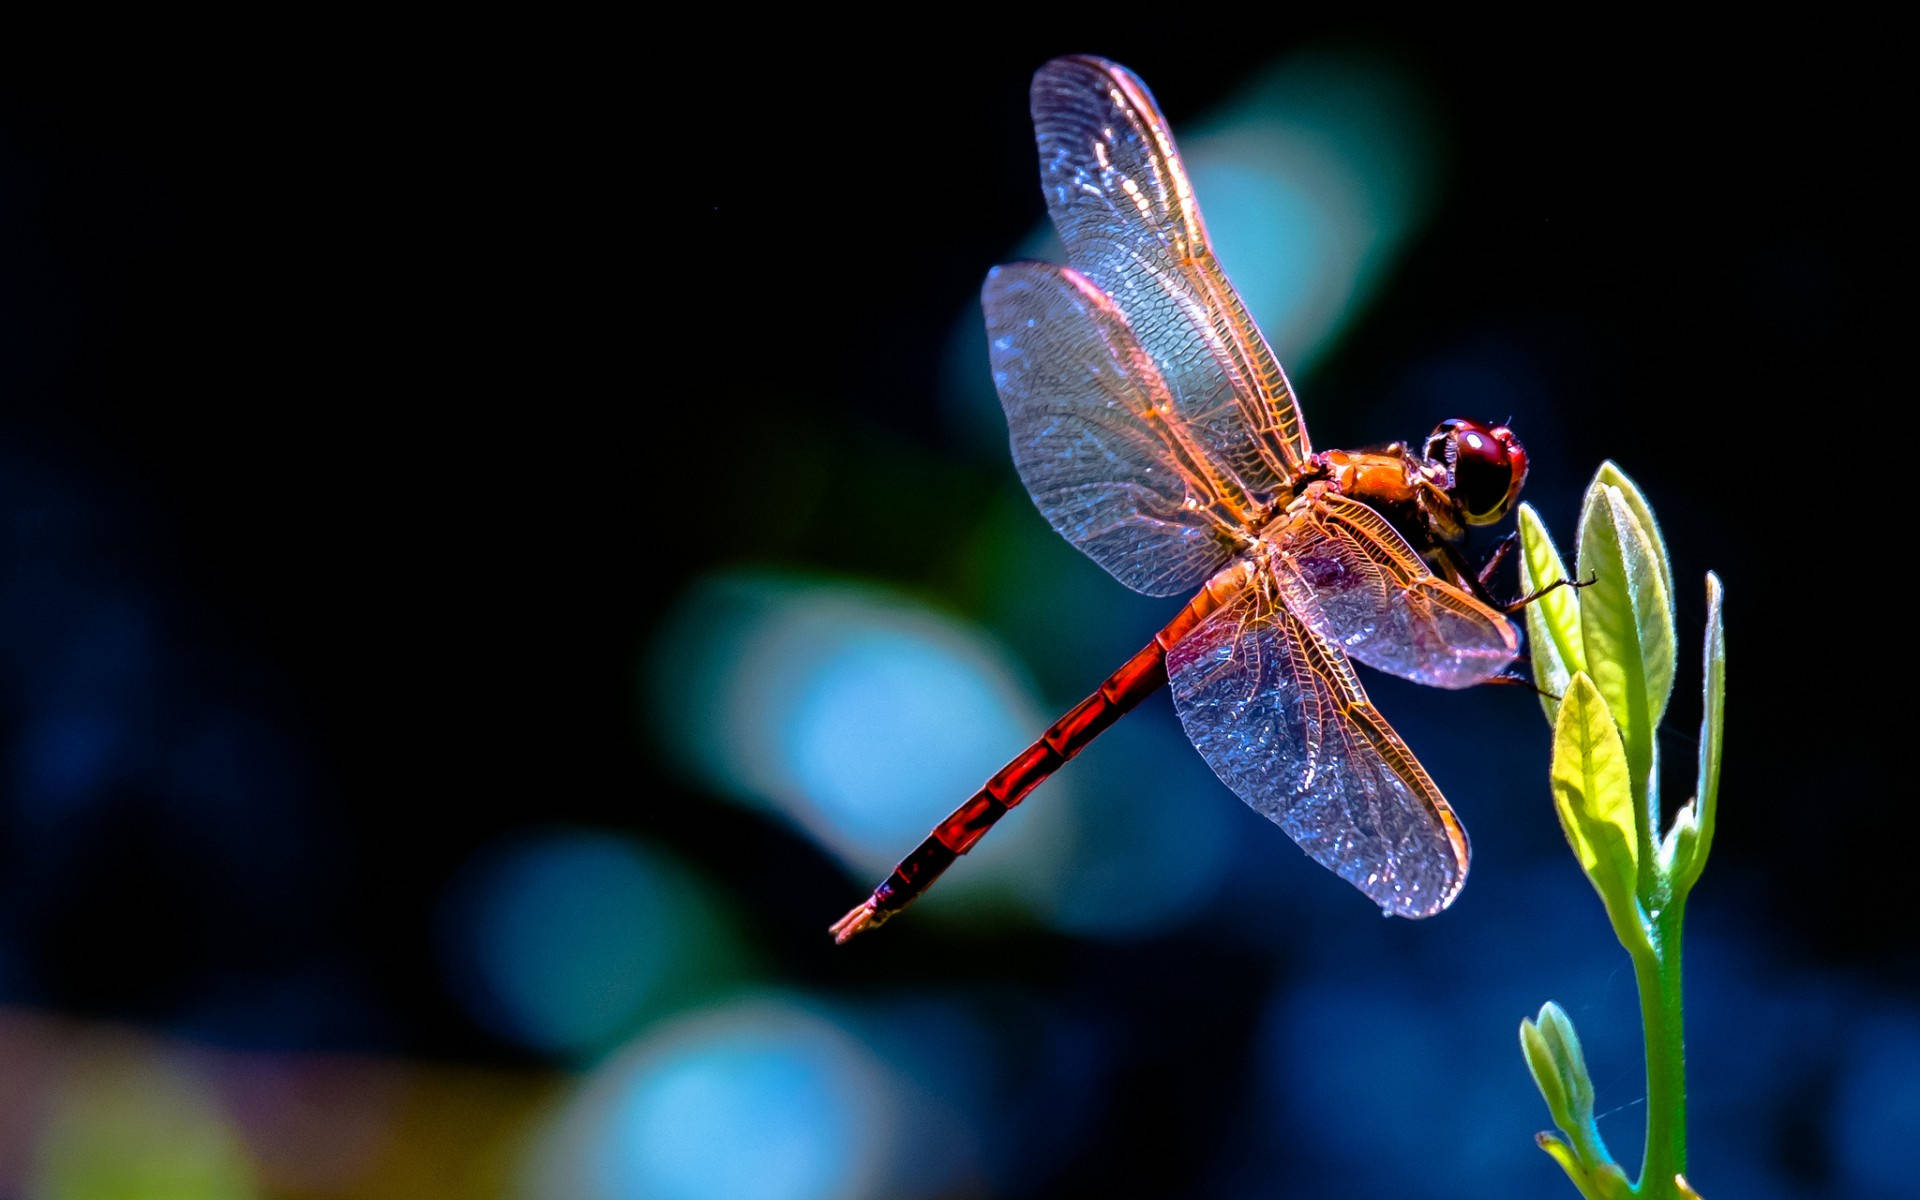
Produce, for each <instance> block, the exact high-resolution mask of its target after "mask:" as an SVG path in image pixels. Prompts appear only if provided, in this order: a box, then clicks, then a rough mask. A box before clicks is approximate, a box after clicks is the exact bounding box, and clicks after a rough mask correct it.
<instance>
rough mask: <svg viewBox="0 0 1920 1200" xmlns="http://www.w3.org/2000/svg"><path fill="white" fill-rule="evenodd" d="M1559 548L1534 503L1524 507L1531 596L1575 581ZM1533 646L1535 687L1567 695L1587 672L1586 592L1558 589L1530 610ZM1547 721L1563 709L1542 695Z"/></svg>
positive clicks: (1524, 569)
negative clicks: (1583, 620)
mask: <svg viewBox="0 0 1920 1200" xmlns="http://www.w3.org/2000/svg"><path fill="white" fill-rule="evenodd" d="M1569 578H1571V576H1569V575H1568V574H1567V568H1566V564H1565V563H1563V562H1562V561H1561V559H1560V550H1559V547H1557V546H1555V545H1554V544H1553V537H1552V535H1551V534H1549V533H1548V532H1547V527H1546V524H1545V523H1544V522H1543V521H1541V520H1540V514H1539V513H1538V512H1535V511H1534V508H1533V506H1532V505H1531V504H1522V505H1521V506H1520V591H1521V593H1522V594H1523V595H1530V594H1532V593H1533V592H1536V591H1539V590H1540V589H1541V588H1543V587H1545V586H1546V585H1548V584H1550V583H1553V582H1554V581H1556V580H1560V579H1569ZM1525 611H1526V618H1527V646H1528V648H1529V650H1531V651H1532V654H1533V681H1534V686H1536V687H1538V688H1539V689H1540V690H1541V691H1543V692H1547V693H1550V694H1551V695H1554V696H1564V695H1566V694H1567V681H1568V680H1569V679H1571V678H1572V677H1573V673H1574V672H1575V671H1584V670H1586V669H1587V664H1586V659H1585V658H1584V657H1582V646H1581V641H1580V591H1579V589H1578V588H1570V587H1563V588H1555V589H1554V590H1553V591H1551V592H1549V593H1547V594H1546V595H1545V596H1542V597H1540V598H1539V599H1538V600H1535V601H1534V602H1533V603H1532V604H1529V605H1527V607H1526V610H1525ZM1540 707H1541V708H1543V709H1545V710H1546V714H1547V723H1548V724H1552V723H1553V717H1554V713H1555V712H1557V711H1558V710H1559V708H1560V703H1559V701H1557V700H1549V699H1548V698H1547V697H1546V696H1542V697H1540Z"/></svg>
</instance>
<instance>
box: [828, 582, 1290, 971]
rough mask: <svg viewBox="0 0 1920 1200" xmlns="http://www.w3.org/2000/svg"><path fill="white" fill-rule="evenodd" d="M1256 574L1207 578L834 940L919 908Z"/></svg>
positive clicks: (954, 815)
mask: <svg viewBox="0 0 1920 1200" xmlns="http://www.w3.org/2000/svg"><path fill="white" fill-rule="evenodd" d="M1254 569H1255V568H1254V566H1253V564H1252V563H1250V562H1244V561H1242V562H1236V563H1234V564H1233V565H1231V566H1229V567H1226V568H1225V569H1223V570H1222V571H1220V573H1219V574H1217V575H1215V576H1214V577H1213V578H1211V579H1209V580H1207V582H1206V586H1204V587H1202V588H1201V589H1200V591H1199V592H1198V593H1197V594H1196V595H1195V596H1194V598H1193V599H1191V600H1189V601H1188V602H1187V606H1186V607H1185V608H1183V609H1181V610H1180V613H1179V615H1177V616H1175V617H1174V618H1173V620H1171V621H1169V622H1167V624H1166V627H1165V628H1163V629H1161V630H1160V632H1158V633H1156V634H1154V635H1153V640H1152V641H1151V642H1148V643H1147V644H1146V645H1145V646H1144V647H1142V648H1141V650H1140V652H1139V653H1138V654H1135V655H1134V656H1133V657H1132V658H1130V659H1128V660H1127V661H1126V663H1125V664H1124V665H1122V666H1121V668H1120V669H1119V670H1117V671H1115V672H1114V673H1113V674H1111V675H1109V676H1107V678H1106V682H1104V683H1102V684H1101V685H1100V687H1099V690H1097V691H1095V692H1094V693H1093V694H1092V695H1091V696H1088V697H1087V698H1086V699H1085V700H1082V701H1081V702H1080V703H1078V704H1076V705H1074V706H1073V707H1072V708H1071V709H1069V710H1068V711H1067V715H1066V716H1064V717H1061V718H1060V719H1059V720H1058V721H1055V722H1054V723H1053V726H1052V728H1050V729H1048V730H1047V731H1046V732H1045V733H1043V734H1041V735H1040V738H1039V740H1037V741H1035V742H1034V743H1033V745H1031V746H1028V747H1027V748H1026V749H1025V750H1023V751H1021V752H1020V753H1019V754H1018V755H1016V756H1015V757H1014V759H1013V761H1012V762H1010V763H1008V764H1007V765H1006V766H1004V767H1001V768H1000V769H999V770H998V771H995V772H994V774H993V777H992V778H991V779H989V780H987V782H986V783H984V784H982V785H981V787H980V790H979V791H977V792H975V793H974V794H973V795H972V796H970V797H969V798H968V799H967V802H966V803H965V804H962V805H961V806H960V807H959V808H956V809H954V810H953V812H951V813H949V814H948V815H947V819H946V820H944V821H942V822H940V824H938V825H936V826H934V829H933V832H932V833H930V834H928V835H927V840H926V841H924V842H921V843H920V845H919V847H918V848H916V849H915V850H914V852H913V853H912V854H909V855H907V856H906V857H905V858H903V859H901V860H900V865H898V866H896V867H895V868H894V869H893V874H891V875H889V876H888V877H887V879H886V881H885V882H883V883H882V884H881V885H880V886H879V887H877V888H875V889H873V895H872V896H870V897H868V899H867V902H866V903H865V904H862V905H861V906H860V907H858V908H856V909H854V910H853V911H852V912H850V913H848V914H847V915H846V916H844V917H841V918H840V919H839V920H838V921H836V922H834V924H833V940H834V941H836V942H844V941H846V940H847V939H848V938H850V937H852V936H853V935H854V934H856V933H859V932H860V931H861V930H863V929H872V928H874V927H875V926H877V925H880V924H882V923H884V922H885V921H886V920H887V918H889V917H891V916H893V914H895V913H897V912H899V911H900V910H901V909H903V908H905V907H906V906H907V905H908V904H910V903H912V902H913V900H914V899H915V898H916V897H918V896H919V895H920V893H922V892H924V891H926V890H927V888H929V887H931V886H932V885H933V881H934V880H936V879H938V878H939V877H940V873H941V872H942V871H945V870H946V869H947V868H948V867H950V866H952V865H953V862H954V860H955V859H957V858H959V857H960V856H961V855H962V854H965V853H966V852H967V851H969V850H971V849H973V844H974V843H975V842H977V841H979V840H980V838H981V836H982V835H983V834H985V833H986V832H987V830H989V829H991V828H993V823H994V822H995V821H998V820H999V819H1000V818H1001V817H1004V816H1006V815H1007V812H1008V810H1009V809H1011V808H1013V806H1014V805H1016V804H1018V803H1020V802H1021V801H1022V800H1024V799H1026V798H1027V793H1028V792H1031V791H1032V790H1033V789H1034V788H1036V787H1039V786H1040V784H1041V782H1042V781H1043V780H1045V779H1046V778H1047V776H1049V775H1051V774H1053V773H1054V772H1055V771H1058V770H1059V769H1060V768H1061V767H1062V766H1065V765H1066V762H1067V760H1068V759H1070V758H1072V757H1073V756H1074V755H1076V754H1078V753H1080V751H1082V750H1084V749H1085V748H1086V747H1087V744H1088V743H1090V742H1092V741H1093V739H1094V738H1097V737H1099V736H1100V735H1101V734H1102V733H1104V732H1105V731H1106V729H1107V727H1108V726H1110V725H1112V724H1113V723H1114V722H1115V721H1118V720H1119V719H1120V718H1121V717H1122V716H1124V715H1125V714H1126V713H1127V712H1128V711H1129V710H1131V709H1132V708H1133V706H1134V705H1136V704H1138V703H1140V702H1141V701H1142V700H1144V699H1146V698H1147V697H1148V696H1151V695H1152V694H1153V693H1154V692H1156V691H1158V690H1160V689H1161V688H1162V687H1164V686H1166V682H1167V651H1168V650H1169V649H1171V648H1172V647H1173V645H1174V643H1175V642H1178V641H1179V640H1180V639H1181V638H1183V637H1185V636H1186V635H1187V634H1188V633H1189V632H1191V631H1192V629H1193V627H1194V626H1196V625H1198V624H1199V623H1200V622H1201V621H1203V620H1205V619H1206V618H1207V617H1208V616H1209V615H1210V614H1212V613H1213V611H1214V610H1215V609H1217V608H1219V607H1220V606H1221V605H1223V604H1226V603H1227V602H1228V601H1230V600H1232V599H1233V598H1234V597H1235V596H1237V595H1238V594H1239V593H1240V592H1241V590H1242V589H1244V588H1245V587H1246V586H1247V584H1248V582H1249V581H1250V580H1251V579H1252V578H1253V572H1254Z"/></svg>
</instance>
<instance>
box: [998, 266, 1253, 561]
mask: <svg viewBox="0 0 1920 1200" xmlns="http://www.w3.org/2000/svg"><path fill="white" fill-rule="evenodd" d="M980 300H981V306H982V307H983V308H984V309H985V310H986V314H987V346H988V353H989V356H990V357H991V359H992V363H993V382H994V386H995V387H996V388H998V389H999V392H1000V405H1001V407H1002V408H1004V409H1005V410H1006V414H1007V429H1008V432H1009V435H1010V438H1011V440H1012V444H1013V462H1014V466H1015V467H1016V468H1018V469H1019V472H1020V480H1021V482H1022V483H1024V484H1026V485H1027V492H1028V493H1029V494H1030V495H1031V496H1032V497H1033V502H1034V503H1035V504H1036V505H1038V506H1039V508H1040V511H1041V512H1042V513H1043V514H1045V516H1046V518H1047V520H1048V521H1049V522H1050V523H1051V524H1052V525H1053V527H1054V528H1055V529H1056V530H1058V531H1059V532H1060V534H1061V536H1063V537H1065V538H1066V539H1067V540H1068V541H1070V542H1072V543H1073V544H1074V545H1075V546H1078V547H1079V548H1080V549H1081V550H1083V551H1085V552H1086V554H1087V556H1088V557H1090V558H1092V559H1093V561H1095V562H1097V563H1099V564H1100V565H1101V566H1103V567H1105V568H1106V569H1107V570H1108V571H1109V572H1111V573H1112V574H1113V576H1114V578H1116V579H1118V580H1119V581H1120V582H1121V583H1124V584H1126V585H1127V586H1128V587H1130V588H1132V589H1134V590H1135V591H1138V592H1145V593H1146V594H1147V595H1149V596H1172V595H1183V594H1185V593H1187V592H1190V591H1192V590H1193V589H1194V588H1196V587H1198V586H1200V584H1202V583H1204V582H1205V581H1206V579H1207V577H1208V576H1209V575H1211V574H1212V573H1213V572H1214V571H1215V570H1217V569H1219V567H1220V566H1222V565H1223V564H1224V563H1225V562H1226V561H1227V559H1228V558H1229V557H1230V556H1231V554H1232V550H1233V546H1234V541H1233V530H1234V529H1235V528H1236V527H1240V526H1244V525H1246V524H1247V523H1248V521H1249V519H1250V514H1251V513H1252V511H1253V508H1254V502H1253V500H1252V499H1251V498H1249V497H1248V496H1247V494H1246V492H1245V491H1244V490H1243V489H1242V488H1241V487H1240V485H1239V483H1238V481H1237V480H1236V479H1235V478H1234V477H1233V475H1232V474H1231V472H1228V471H1225V470H1223V469H1222V468H1221V467H1220V466H1219V465H1218V464H1217V463H1216V462H1215V461H1213V459H1211V458H1210V457H1209V455H1208V453H1207V451H1206V449H1205V448H1204V447H1203V446H1201V445H1200V444H1199V443H1198V439H1197V438H1196V437H1195V435H1194V433H1193V431H1192V430H1191V429H1190V428H1189V427H1188V426H1187V423H1186V422H1185V421H1184V420H1183V419H1182V417H1181V414H1180V413H1179V411H1178V410H1177V409H1176V407H1175V405H1174V403H1173V399H1172V397H1171V396H1170V394H1169V393H1168V390H1167V384H1166V381H1165V379H1163V378H1162V377H1161V375H1160V371H1159V369H1158V368H1157V367H1156V366H1155V365H1154V361H1153V358H1152V357H1151V356H1150V355H1148V354H1147V352H1146V351H1145V350H1144V349H1142V348H1141V346H1140V343H1139V341H1138V340H1137V339H1135V337H1134V336H1133V332H1132V330H1131V329H1129V328H1128V324H1127V321H1126V318H1124V317H1122V316H1121V315H1120V311H1119V310H1118V309H1117V308H1115V307H1114V303H1113V301H1112V300H1111V299H1110V298H1109V297H1108V296H1107V295H1106V294H1105V293H1104V292H1102V291H1101V290H1100V289H1099V288H1097V287H1095V286H1094V285H1093V284H1092V283H1091V282H1090V281H1089V280H1088V279H1087V278H1086V277H1085V276H1084V275H1081V274H1080V273H1079V272H1078V271H1075V270H1073V269H1071V268H1068V267H1058V266H1054V265H1052V264H1050V263H1013V264H1011V265H1009V266H1004V267H995V268H994V269H993V271H992V272H991V273H989V274H988V276H987V282H986V286H985V288H983V289H982V292H981V297H980Z"/></svg>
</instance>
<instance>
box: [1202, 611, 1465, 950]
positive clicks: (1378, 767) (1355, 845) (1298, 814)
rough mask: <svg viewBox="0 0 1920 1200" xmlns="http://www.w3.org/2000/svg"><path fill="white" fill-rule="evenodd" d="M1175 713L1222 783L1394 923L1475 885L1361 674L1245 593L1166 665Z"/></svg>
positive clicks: (1426, 782) (1435, 792)
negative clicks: (1365, 688)
mask: <svg viewBox="0 0 1920 1200" xmlns="http://www.w3.org/2000/svg"><path fill="white" fill-rule="evenodd" d="M1167 676H1168V679H1169V681H1170V682H1171V683H1172V685H1173V702H1174V707H1175V708H1176V709H1177V710H1178V712H1179V714H1180V723H1181V724H1182V725H1183V726H1184V727H1185V728H1186V731H1187V737H1188V738H1190V739H1191V740H1192V741H1193V744H1194V746H1195V747H1196V748H1197V749H1198V750H1199V751H1200V754H1201V757H1203V758H1205V759H1206V760H1207V765H1208V766H1210V767H1212V768H1213V771H1214V774H1216V775H1218V776H1219V777H1220V779H1221V781H1222V782H1223V783H1225V784H1226V785H1227V786H1228V787H1230V788H1232V789H1233V790H1234V792H1235V793H1236V794H1237V795H1238V796H1239V797H1240V798H1241V799H1242V800H1245V801H1246V802H1247V803H1248V804H1250V805H1252V806H1253V809H1254V811H1256V812H1258V813H1260V814H1261V815H1262V816H1265V817H1266V818H1267V819H1268V820H1270V821H1272V822H1273V823H1274V824H1276V825H1278V826H1280V828H1282V829H1284V830H1286V831H1287V836H1289V837H1291V838H1292V839H1293V840H1294V841H1296V842H1298V843H1299V844H1300V848H1301V849H1302V850H1305V851H1306V852H1307V853H1308V854H1310V855H1312V856H1313V858H1314V859H1315V860H1316V861H1318V862H1319V863H1320V865H1322V866H1324V867H1326V868H1327V869H1329V870H1331V871H1332V872H1333V873H1334V874H1336V875H1338V876H1340V877H1341V878H1342V879H1345V880H1346V881H1347V882H1348V883H1351V884H1353V886H1355V887H1357V888H1359V889H1360V890H1361V891H1362V892H1364V893H1366V895H1367V896H1368V897H1369V898H1370V899H1372V900H1373V901H1374V903H1376V904H1378V905H1380V907H1381V908H1382V909H1384V910H1385V911H1386V912H1388V913H1390V914H1394V915H1398V916H1403V917H1429V916H1432V915H1433V914H1434V913H1437V912H1439V911H1440V910H1441V909H1443V908H1445V907H1446V906H1447V905H1448V904H1450V903H1452V902H1453V898H1454V896H1455V895H1457V894H1458V893H1459V891H1460V886H1461V884H1463V883H1465V882H1466V878H1467V859H1468V849H1467V835H1466V831H1465V830H1463V829H1462V828H1461V827H1460V822H1459V821H1458V820H1456V819H1455V817H1454V815H1453V810H1452V809H1451V808H1449V807H1448V806H1447V802H1446V799H1445V798H1444V797H1442V796H1441V795H1440V789H1439V788H1437V787H1435V786H1434V783H1433V780H1432V779H1430V778H1429V777H1428V776H1427V773H1426V771H1425V770H1424V769H1423V768H1422V767H1421V766H1420V763H1419V761H1418V760H1416V759H1415V758H1414V757H1413V752H1412V751H1410V750H1408V749H1407V746H1406V743H1405V742H1403V741H1401V740H1400V736H1399V735H1398V734H1396V733H1394V731H1393V729H1392V728H1391V727H1390V726H1389V725H1388V724H1387V723H1386V721H1385V719H1383V718H1382V717H1381V716H1380V714H1379V712H1378V711H1377V710H1376V709H1375V708H1374V707H1373V705H1372V703H1371V702H1370V701H1368V699H1367V694H1366V692H1365V691H1363V690H1362V689H1361V687H1360V682H1359V680H1357V679H1355V678H1354V674H1353V666H1352V664H1351V663H1349V662H1348V661H1347V659H1346V656H1345V655H1343V654H1341V653H1340V651H1339V650H1338V649H1337V648H1335V647H1334V645H1333V644H1332V643H1330V642H1328V641H1327V640H1326V639H1325V638H1323V637H1321V636H1320V635H1319V634H1317V633H1315V632H1314V631H1313V630H1312V629H1310V628H1308V627H1307V625H1306V624H1305V622H1303V621H1301V620H1300V619H1299V618H1298V617H1296V616H1294V615H1293V614H1292V613H1290V612H1288V611H1287V609H1286V607H1285V606H1284V605H1282V604H1280V603H1279V602H1278V600H1277V598H1276V597H1274V596H1273V595H1272V593H1271V591H1270V590H1269V589H1267V588H1264V587H1261V586H1258V585H1256V586H1254V587H1250V588H1248V589H1247V590H1246V591H1245V592H1243V593H1242V594H1241V595H1240V597H1239V598H1238V599H1236V600H1235V601H1234V602H1233V603H1231V604H1228V605H1225V606H1223V607H1222V608H1221V609H1219V610H1218V611H1217V612H1215V613H1214V614H1213V615H1212V616H1210V617H1208V618H1207V619H1206V620H1205V621H1202V622H1201V623H1200V624H1199V625H1198V626H1197V627H1195V629H1194V630H1193V632H1191V633H1189V634H1188V635H1187V636H1186V637H1184V638H1182V639H1181V640H1180V641H1178V642H1176V643H1174V645H1173V648H1172V649H1171V650H1169V651H1168V652H1167Z"/></svg>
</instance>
